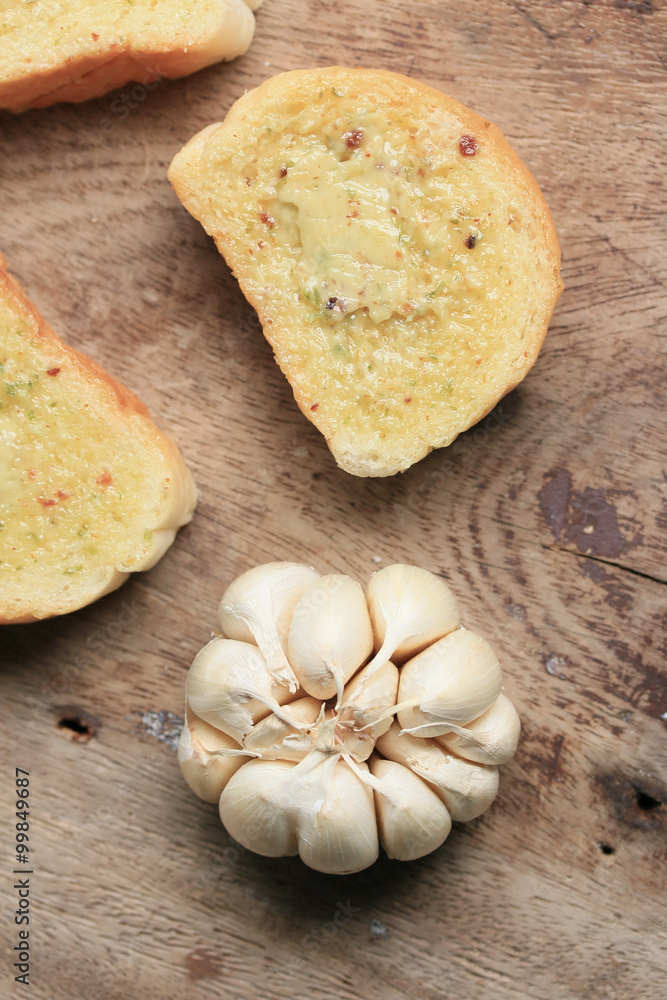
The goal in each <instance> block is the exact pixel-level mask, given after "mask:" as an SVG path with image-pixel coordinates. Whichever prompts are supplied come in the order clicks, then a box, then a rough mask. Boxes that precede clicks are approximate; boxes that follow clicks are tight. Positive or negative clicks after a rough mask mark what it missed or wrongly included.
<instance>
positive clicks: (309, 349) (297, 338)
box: [169, 67, 562, 476]
mask: <svg viewBox="0 0 667 1000" xmlns="http://www.w3.org/2000/svg"><path fill="white" fill-rule="evenodd" d="M169 177H170V179H171V182H172V184H173V186H174V188H175V190H176V193H177V195H178V197H179V198H180V200H181V201H182V202H183V204H184V205H185V207H186V208H187V209H188V211H189V212H190V213H191V214H192V215H193V216H194V217H195V218H196V219H199V221H200V222H201V223H202V224H203V226H204V228H205V229H206V231H207V232H208V233H210V235H211V236H213V237H214V239H215V241H216V243H217V245H218V248H219V250H220V251H221V253H222V254H223V255H224V257H225V258H226V260H227V262H228V263H229V265H230V266H231V268H232V270H233V272H234V274H235V275H236V277H237V278H238V280H239V283H240V285H241V288H242V290H243V292H244V294H245V296H246V298H247V299H248V300H249V302H250V303H251V304H252V305H253V306H254V307H255V309H256V310H257V312H258V314H259V318H260V320H261V323H262V326H263V328H264V333H265V335H266V337H267V339H268V340H269V342H270V343H271V345H272V347H273V349H274V351H275V355H276V359H277V361H278V364H279V365H280V367H281V369H282V370H283V372H284V373H285V375H286V376H287V378H288V379H289V381H290V383H291V385H292V388H293V390H294V395H295V397H296V401H297V403H298V405H299V406H300V408H301V409H302V410H303V412H304V413H305V414H306V416H307V417H308V418H309V419H310V420H311V421H312V422H313V423H314V424H315V426H316V427H318V428H319V430H320V431H322V433H323V434H324V436H325V437H326V439H327V442H328V444H329V447H330V448H331V450H332V452H333V454H334V456H335V458H336V461H337V462H338V464H339V465H340V466H341V468H343V469H345V470H347V471H348V472H351V473H353V474H355V475H358V476H388V475H392V474H393V473H395V472H399V471H401V470H403V469H407V468H408V466H410V465H411V464H412V463H413V462H416V461H417V460H418V459H420V458H422V457H423V456H424V455H426V454H427V453H428V452H429V451H430V450H431V449H432V448H439V447H442V446H444V445H448V444H450V443H451V442H452V441H453V440H454V438H455V437H456V436H457V435H458V434H460V433H461V431H463V430H465V429H466V428H468V427H470V426H471V425H472V424H474V423H475V422H476V421H478V420H479V419H480V418H481V417H483V416H484V415H485V414H486V413H488V411H489V410H490V409H491V408H492V407H493V406H494V405H495V404H496V403H497V402H498V400H499V399H500V398H501V397H502V396H504V395H505V393H506V392H508V391H509V390H510V389H512V388H513V387H514V386H516V385H517V383H518V382H520V381H521V379H522V378H523V377H524V375H525V374H526V372H527V371H528V370H529V368H530V367H531V365H532V364H533V363H534V361H535V359H536V357H537V354H538V352H539V349H540V346H541V344H542V341H543V339H544V335H545V333H546V330H547V326H548V324H549V320H550V317H551V314H552V311H553V308H554V305H555V303H556V300H557V298H558V296H559V294H560V291H561V288H562V284H561V280H560V276H559V268H560V250H559V247H558V241H557V239H556V234H555V231H554V227H553V224H552V221H551V217H550V215H549V210H548V208H547V206H546V203H545V201H544V198H543V197H542V195H541V193H540V190H539V188H538V186H537V184H536V182H535V180H534V179H533V177H532V176H531V175H530V174H529V172H528V171H527V170H526V168H525V167H524V166H523V164H522V163H521V162H520V160H519V159H518V157H517V156H516V155H515V153H514V152H513V151H512V149H511V148H510V146H509V145H508V143H507V141H506V140H505V139H504V137H503V136H502V134H501V133H500V132H499V130H498V129H497V128H496V127H495V126H494V125H491V124H489V122H486V121H484V119H482V118H480V117H479V116H478V115H476V114H475V113H474V112H472V111H470V110H468V109H467V108H465V107H463V105H461V104H459V103H457V102H456V101H454V100H452V99H451V98H449V97H446V96H445V95H444V94H441V93H440V92H438V91H436V90H433V89H432V88H431V87H427V86H425V85H423V84H419V83H415V82H414V81H413V80H409V79H407V78H405V77H402V76H398V75H396V74H393V73H388V72H383V71H381V70H360V69H355V70H351V69H341V68H338V67H332V68H328V69H312V70H303V71H296V72H291V73H285V74H282V75H280V76H277V77H274V78H273V79H270V80H267V81H266V82H265V83H264V84H262V86H260V87H258V88H257V89H256V90H253V91H250V92H249V93H247V94H245V95H244V96H243V97H242V98H241V99H240V100H239V101H237V102H236V104H234V105H233V107H232V108H231V110H230V112H229V114H228V115H227V118H226V119H225V121H224V122H222V123H220V124H216V125H211V126H209V127H208V128H206V129H204V131H203V132H200V133H199V134H198V135H196V136H195V137H194V138H193V139H192V140H191V141H190V142H189V143H188V144H187V145H186V146H185V147H184V148H183V149H182V150H181V151H180V153H178V155H177V156H176V157H175V158H174V160H173V162H172V164H171V168H170V171H169Z"/></svg>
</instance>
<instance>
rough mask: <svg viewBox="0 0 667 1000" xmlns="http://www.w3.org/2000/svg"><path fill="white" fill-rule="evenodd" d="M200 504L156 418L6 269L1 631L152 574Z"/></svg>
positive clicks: (0, 383) (1, 306) (0, 296)
mask: <svg viewBox="0 0 667 1000" xmlns="http://www.w3.org/2000/svg"><path fill="white" fill-rule="evenodd" d="M196 497H197V491H196V488H195V484H194V482H193V479H192V476H191V475H190V473H189V472H188V470H187V468H186V466H185V463H184V462H183V459H182V457H181V455H180V454H179V451H178V449H177V448H176V445H175V444H174V442H173V441H172V440H171V439H170V438H169V437H167V436H166V435H165V434H163V433H162V432H161V431H159V430H158V428H157V427H156V426H155V424H154V423H153V422H152V420H151V419H150V417H149V415H148V411H147V410H146V408H145V406H144V405H143V404H142V403H141V402H140V401H139V400H138V399H137V398H136V396H134V395H133V394H132V393H131V392H130V391H129V390H128V389H126V388H125V387H124V386H123V385H121V384H120V382H117V381H116V380H115V379H114V378H112V377H111V376H110V375H108V374H107V372H105V371H104V370H103V369H102V368H100V367H99V366H98V365H96V364H95V363H94V362H93V361H91V360H90V359H89V358H86V357H84V356H83V355H82V354H79V353H78V352H77V351H74V350H73V349H72V348H71V347H68V346H67V345H66V344H64V343H63V342H62V340H60V338H59V337H58V336H57V335H56V334H55V333H54V332H53V330H52V329H51V328H50V327H49V326H48V325H47V324H46V323H45V322H44V320H43V319H42V318H41V316H40V315H39V313H38V312H37V311H36V310H35V308H34V307H33V306H32V305H31V304H30V302H29V301H28V300H27V299H26V297H25V294H24V292H23V291H22V289H21V288H20V286H19V285H18V284H17V283H16V281H15V280H14V279H13V278H12V277H11V276H10V275H8V274H7V271H6V270H5V265H4V261H3V260H2V258H0V623H3V624H6V623H12V622H28V621H34V620H36V619H39V618H48V617H50V616H52V615H59V614H64V613H65V612H67V611H74V610H75V609H76V608H80V607H83V606H84V605H85V604H89V603H90V602H91V601H94V600H96V599H97V598H98V597H101V596H102V595H103V594H106V593H108V592H109V591H111V590H115V588H116V587H118V586H120V584H121V583H122V582H123V581H124V580H125V579H126V578H127V576H128V574H129V573H132V572H135V571H136V570H142V569H149V568H150V567H151V566H153V565H154V564H155V563H156V562H157V561H158V559H160V557H161V556H162V555H164V553H165V552H166V550H167V549H168V547H169V546H170V545H171V543H172V542H173V540H174V537H175V535H176V531H177V529H178V528H179V527H180V526H181V525H182V524H186V523H187V522H188V521H189V520H190V518H191V517H192V513H193V511H194V508H195V503H196Z"/></svg>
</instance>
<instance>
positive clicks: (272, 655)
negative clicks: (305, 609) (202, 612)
mask: <svg viewBox="0 0 667 1000" xmlns="http://www.w3.org/2000/svg"><path fill="white" fill-rule="evenodd" d="M317 577H318V574H317V573H316V572H315V570H314V569H312V568H311V567H310V566H303V565H302V564H301V563H290V562H274V563H265V565H263V566H255V568H254V569H250V570H248V572H247V573H243V574H242V576H239V577H238V578H237V579H236V580H234V582H233V583H232V584H230V586H229V587H228V588H227V590H226V591H225V593H224V594H223V595H222V600H221V601H220V605H219V607H218V623H219V625H220V628H221V629H222V632H223V634H224V635H225V636H226V637H227V638H228V639H238V640H239V641H241V642H252V643H255V645H257V646H259V649H260V651H261V653H262V656H263V657H264V659H265V660H266V663H267V666H268V670H269V673H270V675H271V677H272V678H273V680H274V681H275V682H276V683H277V684H281V685H284V684H286V685H287V686H288V687H289V689H290V691H291V692H294V691H296V689H297V687H298V683H297V680H296V678H295V676H294V674H293V672H292V668H291V667H290V665H289V662H288V660H287V657H286V655H285V653H286V651H287V633H288V630H289V626H290V622H291V620H292V615H293V614H294V609H295V607H296V605H297V603H298V601H299V598H300V597H301V595H302V593H303V591H304V590H305V588H306V587H307V586H308V585H309V584H310V583H313V581H314V580H316V579H317Z"/></svg>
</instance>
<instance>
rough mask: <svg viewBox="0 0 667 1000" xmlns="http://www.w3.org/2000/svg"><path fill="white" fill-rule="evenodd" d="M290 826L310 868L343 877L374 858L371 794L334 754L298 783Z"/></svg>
mask: <svg viewBox="0 0 667 1000" xmlns="http://www.w3.org/2000/svg"><path fill="white" fill-rule="evenodd" d="M357 766H358V767H359V768H360V769H366V764H359V765H357ZM296 829H297V840H298V846H299V855H300V856H301V860H302V861H303V862H304V863H305V864H307V865H308V866H309V867H310V868H314V869H315V871H318V872H326V873H329V874H337V875H349V874H352V873H353V872H359V871H362V869H364V868H368V867H369V866H370V865H372V864H373V863H374V862H375V861H376V860H377V857H378V854H379V844H378V832H377V823H376V819H375V805H374V802H373V792H372V790H371V789H370V788H368V787H367V786H366V785H365V784H364V782H363V781H361V780H360V778H359V777H357V775H356V774H355V773H354V772H353V771H352V770H351V769H350V767H349V766H348V765H347V763H346V762H345V761H343V760H341V759H340V757H337V756H335V755H332V756H330V757H328V758H327V759H326V761H325V764H324V765H323V767H321V768H320V769H318V771H313V772H311V774H310V775H309V776H308V779H307V780H306V781H305V782H304V784H303V785H302V787H301V790H300V792H299V795H298V818H297V825H296Z"/></svg>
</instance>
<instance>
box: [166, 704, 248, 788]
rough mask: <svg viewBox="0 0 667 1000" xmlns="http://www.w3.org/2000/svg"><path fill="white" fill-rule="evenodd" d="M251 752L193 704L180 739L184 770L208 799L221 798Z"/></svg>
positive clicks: (188, 711) (185, 775)
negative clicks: (210, 722) (211, 722)
mask: <svg viewBox="0 0 667 1000" xmlns="http://www.w3.org/2000/svg"><path fill="white" fill-rule="evenodd" d="M251 756H252V754H248V752H247V751H246V750H243V749H242V748H241V747H240V746H239V745H238V743H236V742H235V741H234V740H233V739H232V738H231V737H230V736H227V735H226V734H225V733H223V732H221V731H220V730H219V729H215V728H214V726H209V724H208V722H204V720H203V719H199V718H198V717H197V716H196V715H195V714H194V712H193V711H192V710H191V709H190V707H189V706H186V710H185V724H184V725H183V729H182V731H181V735H180V737H179V740H178V763H179V766H180V768H181V774H182V775H183V777H184V778H185V780H186V781H187V783H188V785H189V786H190V788H191V789H192V791H193V792H195V794H197V795H198V796H199V798H200V799H203V800H204V802H217V801H218V799H219V798H220V795H221V793H222V790H223V788H224V787H225V785H226V784H227V782H228V781H229V779H230V778H231V776H232V775H233V774H234V773H235V771H238V769H239V768H240V767H241V765H242V764H245V763H246V762H247V761H248V759H249V758H250V757H251Z"/></svg>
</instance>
